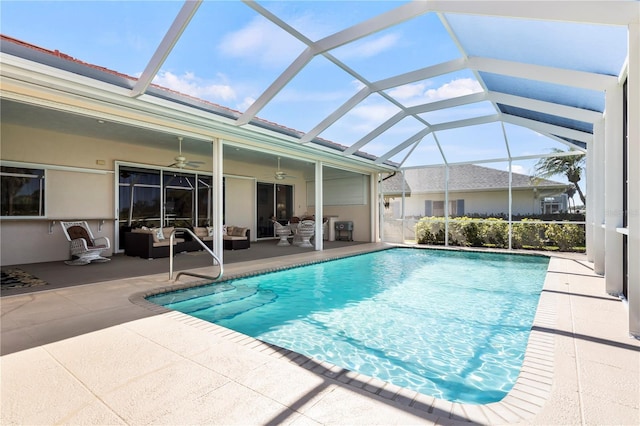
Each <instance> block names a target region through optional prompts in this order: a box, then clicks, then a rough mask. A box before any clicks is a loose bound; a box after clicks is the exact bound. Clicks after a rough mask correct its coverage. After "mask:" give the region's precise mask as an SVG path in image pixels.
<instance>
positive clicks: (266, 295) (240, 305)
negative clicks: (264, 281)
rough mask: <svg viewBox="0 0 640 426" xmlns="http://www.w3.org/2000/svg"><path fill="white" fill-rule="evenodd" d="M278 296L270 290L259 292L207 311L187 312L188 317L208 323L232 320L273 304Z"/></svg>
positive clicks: (212, 307)
mask: <svg viewBox="0 0 640 426" xmlns="http://www.w3.org/2000/svg"><path fill="white" fill-rule="evenodd" d="M277 298H278V295H277V294H276V293H274V292H273V291H271V290H260V291H256V292H255V293H254V294H252V295H250V296H247V297H244V298H242V299H237V300H234V301H230V302H228V303H225V304H223V305H222V304H218V305H215V306H211V307H209V308H207V309H201V310H199V311H197V312H189V315H193V316H194V317H197V318H200V319H203V320H205V321H209V322H217V321H220V320H223V319H229V318H233V317H235V316H237V315H240V314H244V313H245V312H249V311H251V310H252V309H256V308H259V307H261V306H264V305H267V304H269V303H272V302H274V301H275V300H276V299H277Z"/></svg>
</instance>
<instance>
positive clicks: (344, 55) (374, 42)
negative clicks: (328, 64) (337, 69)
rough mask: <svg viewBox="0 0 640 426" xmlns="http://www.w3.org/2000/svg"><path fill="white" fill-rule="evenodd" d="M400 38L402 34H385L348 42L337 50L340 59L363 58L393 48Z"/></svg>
mask: <svg viewBox="0 0 640 426" xmlns="http://www.w3.org/2000/svg"><path fill="white" fill-rule="evenodd" d="M398 40H400V34H385V35H383V36H380V37H375V38H373V39H371V40H366V41H362V42H359V43H358V42H356V43H352V44H348V45H346V46H343V47H341V48H339V49H338V50H337V52H336V54H337V56H338V57H339V58H340V59H343V60H344V59H353V58H356V59H363V58H370V57H372V56H376V55H377V54H379V53H381V52H384V51H385V50H389V49H391V48H393V47H394V46H395V45H396V44H397V43H398Z"/></svg>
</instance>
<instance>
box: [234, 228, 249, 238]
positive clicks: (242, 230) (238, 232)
mask: <svg viewBox="0 0 640 426" xmlns="http://www.w3.org/2000/svg"><path fill="white" fill-rule="evenodd" d="M246 230H247V228H242V227H240V226H236V227H235V228H233V233H232V234H231V236H233V237H244V233H245V231H246Z"/></svg>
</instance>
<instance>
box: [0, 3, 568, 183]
mask: <svg viewBox="0 0 640 426" xmlns="http://www.w3.org/2000/svg"><path fill="white" fill-rule="evenodd" d="M402 3H403V2H399V1H390V2H389V1H352V2H347V1H320V2H317V1H299V2H292V1H285V2H260V4H261V5H262V6H263V7H265V8H266V9H268V10H269V11H270V12H272V13H273V14H275V15H276V16H278V17H279V18H281V19H282V20H284V21H285V22H288V23H289V24H290V25H291V26H292V27H294V28H295V29H296V30H298V31H299V32H301V33H302V34H303V35H304V36H306V37H307V38H309V39H311V40H317V39H320V38H322V37H325V36H328V35H330V34H333V33H335V32H336V31H340V30H342V29H345V28H348V27H349V26H351V25H354V24H356V23H358V22H360V21H362V20H363V19H367V18H370V17H373V16H376V15H378V14H380V13H383V12H385V11H388V10H391V9H393V8H395V7H398V6H399V5H401V4H402ZM0 7H1V12H2V13H1V26H2V33H3V34H5V35H8V36H11V37H15V38H18V39H20V40H22V41H25V42H28V43H32V44H35V45H38V46H41V47H43V48H46V49H51V50H59V51H61V52H63V53H66V54H68V55H70V56H73V57H75V58H77V59H79V60H82V61H84V62H88V63H91V64H95V65H98V66H104V67H107V68H109V69H113V70H115V71H118V72H121V73H125V74H128V75H132V76H139V75H140V74H141V73H142V71H143V70H144V68H145V66H146V64H147V62H148V61H149V59H150V58H151V57H152V55H153V53H154V51H155V49H156V47H157V46H158V44H159V43H160V41H161V39H162V37H163V36H164V34H165V32H166V31H167V29H168V28H169V26H170V25H171V23H172V21H173V19H174V17H175V16H176V15H177V13H178V11H179V10H180V8H181V7H182V2H179V1H136V2H133V1H72V2H66V1H54V2H47V1H38V2H33V1H6V0H3V1H2V3H0ZM304 47H305V46H304V44H303V43H301V42H300V41H298V40H297V39H295V38H294V37H291V36H290V35H289V34H288V33H286V32H284V31H283V30H282V29H280V28H279V27H277V26H275V25H273V24H272V23H271V22H269V21H267V20H266V19H265V18H263V17H262V16H260V15H259V14H258V13H256V12H255V11H253V10H252V9H251V8H249V7H248V6H246V5H245V4H242V3H240V2H238V1H205V2H204V3H203V4H202V5H201V6H200V8H199V10H198V12H197V13H196V15H195V16H194V18H193V20H192V22H191V24H190V25H189V27H188V28H187V29H186V30H185V32H184V34H183V35H182V37H181V39H180V40H179V42H178V43H177V45H176V46H175V47H174V49H173V51H172V53H171V54H170V55H169V57H168V58H167V60H166V62H165V63H164V64H163V66H162V69H161V71H160V73H159V74H158V75H157V77H156V79H155V80H154V83H156V84H159V85H162V86H165V87H168V88H171V89H173V90H176V91H179V92H182V93H185V94H188V95H191V96H195V97H198V98H201V99H206V100H208V101H211V102H214V103H217V104H220V105H223V106H226V107H229V108H232V109H236V110H239V111H244V110H245V109H246V108H247V107H248V106H249V105H251V103H252V102H253V101H254V100H255V99H256V98H257V97H258V96H260V94H261V93H262V92H263V91H264V90H265V89H266V88H267V87H268V86H269V85H270V84H271V83H272V82H273V81H274V80H275V79H276V78H277V76H278V75H279V74H280V73H282V71H284V70H285V69H286V67H287V66H288V65H289V64H290V63H291V62H292V61H293V60H294V59H295V58H296V57H297V56H298V55H299V54H300V53H301V52H302V50H303V49H304ZM331 54H332V55H333V56H335V57H336V58H337V59H338V60H340V61H342V62H343V63H344V64H346V65H347V66H349V67H351V68H353V69H356V70H357V71H358V72H359V73H360V74H361V75H362V76H363V77H364V78H365V79H367V80H368V81H377V80H380V79H384V78H388V77H391V76H393V75H396V74H399V73H403V72H407V71H411V70H414V69H417V68H422V67H427V66H430V65H435V64H438V63H441V62H445V61H449V60H452V59H456V58H459V57H461V54H460V52H459V51H458V49H457V47H456V45H455V43H454V42H453V41H452V40H451V38H450V37H449V35H448V33H447V32H446V30H445V28H444V27H443V25H442V23H441V22H440V20H439V19H438V16H437V15H435V14H427V15H423V16H420V17H418V18H415V19H413V20H411V21H409V22H406V23H404V24H402V25H399V26H395V27H392V28H389V29H387V30H384V31H381V32H379V33H376V34H373V35H371V36H369V37H365V38H363V39H362V40H359V41H357V42H355V43H352V44H348V45H345V46H342V47H339V48H337V49H335V50H333V51H331ZM361 87H362V84H361V83H360V82H359V81H357V80H356V79H355V78H354V77H353V76H352V75H350V74H348V73H346V72H345V71H344V70H342V69H340V68H339V67H337V66H335V65H334V64H333V63H332V62H331V61H329V60H328V59H326V58H325V57H322V56H319V57H316V58H314V59H313V60H312V61H311V62H310V64H309V65H308V66H307V67H305V68H304V69H303V70H302V71H301V72H300V73H299V74H298V75H297V76H296V77H295V78H294V79H293V80H292V81H291V82H290V83H289V84H288V85H287V86H286V87H285V88H284V89H283V90H282V91H281V92H280V93H278V95H277V96H276V97H275V98H274V99H273V100H272V101H271V102H270V103H269V104H268V105H267V106H266V107H265V108H264V109H263V110H261V111H260V112H259V113H258V116H259V117H260V118H263V119H266V120H269V121H272V122H276V123H278V124H281V125H283V126H286V127H290V128H294V129H297V130H301V131H304V132H307V131H309V130H311V129H313V127H314V126H315V125H317V124H318V123H319V122H321V121H322V119H324V118H325V117H326V116H327V115H329V114H330V113H331V112H332V111H333V110H335V109H336V108H337V107H339V106H340V105H341V104H342V103H343V102H345V101H346V100H348V99H349V98H350V97H351V96H352V95H354V94H355V93H356V92H357V91H358V90H359V89H360V88H361ZM478 91H481V86H480V83H479V82H478V81H477V80H476V78H475V77H474V75H473V73H472V72H470V71H459V72H456V73H451V74H446V75H443V76H439V77H435V78H431V79H428V80H424V81H419V82H414V83H411V84H408V85H406V86H401V87H397V88H393V89H390V90H388V91H387V93H388V94H389V95H390V96H392V97H394V98H395V99H398V100H399V101H401V102H402V103H403V104H404V105H406V106H412V105H419V104H422V103H425V102H433V101H437V100H442V99H447V98H451V97H454V96H460V95H465V94H470V93H474V92H478ZM397 111H398V109H397V107H396V106H394V105H393V104H391V103H390V102H389V101H387V100H386V99H384V98H383V97H382V96H381V95H380V94H374V95H371V96H369V98H367V99H366V100H365V101H364V102H362V103H361V104H359V105H358V106H357V107H356V108H354V109H353V110H351V111H350V112H349V113H348V114H347V115H345V116H344V117H343V118H341V119H340V120H338V121H337V122H336V123H335V124H334V125H333V126H331V127H330V128H329V129H327V130H326V131H324V132H323V133H321V134H320V135H319V136H320V137H322V138H325V139H329V140H331V141H334V142H336V143H339V144H342V145H347V146H349V145H351V144H353V143H354V142H356V141H358V140H359V139H360V138H361V137H363V136H364V135H366V134H367V133H368V132H369V131H371V130H372V129H374V128H375V127H377V126H378V125H380V124H381V123H383V122H384V121H385V120H387V119H388V118H390V117H391V116H393V115H394V114H395V113H396V112H397ZM493 113H495V111H494V110H493V108H492V106H491V105H490V104H489V103H488V102H487V103H476V104H472V105H469V106H465V107H458V108H450V109H447V110H443V111H437V112H431V113H426V114H423V115H422V117H423V118H424V119H425V120H427V121H429V122H431V123H441V122H447V121H452V120H458V119H464V118H469V117H476V116H478V115H490V114H493ZM422 127H423V126H422V125H421V124H420V123H418V122H417V121H416V120H415V119H413V118H407V119H405V120H403V121H402V122H401V123H400V124H399V125H397V126H395V127H394V128H392V129H391V130H390V131H388V132H385V133H384V134H382V135H381V136H380V137H379V138H377V139H376V140H374V141H373V142H371V143H370V144H368V145H366V146H365V147H364V148H363V150H364V151H366V152H369V153H372V154H374V155H381V154H383V153H385V152H386V151H388V150H389V149H390V147H391V146H393V145H394V144H396V143H398V142H399V141H402V140H404V139H406V138H408V137H409V136H411V135H412V134H414V133H416V131H418V130H420V129H421V128H422ZM504 131H505V132H506V134H507V136H508V137H509V141H510V149H511V154H512V155H513V156H520V155H532V154H540V153H546V152H549V151H550V149H551V148H552V147H560V148H563V147H564V146H563V145H560V144H559V143H557V142H556V141H553V140H551V139H548V138H546V137H544V136H541V135H540V134H538V133H536V132H533V131H531V130H528V129H525V128H521V127H518V126H513V125H508V124H507V125H505V127H504ZM437 138H438V142H439V143H440V144H441V146H442V148H443V151H444V152H445V155H446V157H447V161H449V162H453V163H455V162H460V161H470V160H477V159H481V160H482V159H493V158H503V157H506V156H507V151H506V146H505V142H504V136H503V128H502V126H501V124H500V123H491V124H485V125H480V126H474V127H470V128H463V129H455V130H448V131H445V132H440V133H438V134H437ZM405 155H406V151H405V152H402V153H399V154H398V155H396V156H395V157H393V160H395V161H402V159H403V158H404V156H405ZM440 163H442V158H441V156H440V153H439V149H438V147H437V146H436V142H435V139H434V137H433V135H429V136H427V137H426V138H425V139H424V140H423V142H422V143H421V144H420V145H419V146H418V147H417V148H416V149H415V150H414V152H413V154H412V156H411V157H410V160H408V161H407V162H406V163H405V165H407V166H411V165H419V164H440ZM534 163H535V161H523V162H516V163H514V171H516V172H521V173H525V174H530V173H532V171H533V169H532V167H533V164H534ZM488 165H489V166H493V167H497V168H501V169H504V168H505V167H506V165H505V164H488ZM554 179H555V180H559V181H563V179H562V177H558V178H557V179H556V178H554Z"/></svg>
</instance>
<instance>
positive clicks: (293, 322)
mask: <svg viewBox="0 0 640 426" xmlns="http://www.w3.org/2000/svg"><path fill="white" fill-rule="evenodd" d="M548 262H549V260H548V258H546V257H537V256H518V255H503V254H493V253H471V252H454V251H444V250H419V249H405V248H395V249H390V250H384V251H380V252H375V253H369V254H366V255H359V256H354V257H349V258H344V259H340V260H335V261H330V262H324V263H318V264H313V265H308V266H303V267H298V268H292V269H288V270H284V271H280V272H274V273H269V274H264V275H258V276H255V277H249V278H243V279H239V280H234V281H228V282H223V283H219V284H212V285H208V286H203V287H198V288H193V289H189V290H184V291H179V292H172V293H166V294H161V295H157V296H152V297H150V298H149V300H150V301H151V302H154V303H156V304H160V305H164V306H166V307H168V308H171V309H174V310H177V311H181V312H184V313H187V314H189V315H192V316H195V317H198V318H201V319H204V320H207V321H210V322H213V323H216V324H219V325H222V326H224V327H227V328H230V329H233V330H236V331H239V332H241V333H244V334H247V335H249V336H252V337H255V338H257V339H260V340H262V341H265V342H269V343H273V344H275V345H278V346H281V347H284V348H287V349H290V350H292V351H295V352H298V353H301V354H304V355H307V356H309V357H312V358H314V359H316V360H320V361H327V362H329V363H332V364H335V365H338V366H341V367H344V368H346V369H349V370H352V371H357V372H359V373H362V374H365V375H368V376H372V377H376V378H379V379H381V380H384V381H387V382H390V383H394V384H396V385H398V386H401V387H405V388H409V389H413V390H416V391H418V392H420V393H423V394H426V395H432V396H434V397H437V398H442V399H446V400H449V401H458V402H465V403H475V404H484V403H489V402H495V401H499V400H501V399H502V398H503V397H504V396H505V395H506V394H507V393H508V392H509V390H510V389H511V388H512V386H513V384H514V383H515V380H516V378H517V376H518V374H519V371H520V367H521V365H522V360H523V357H524V351H525V349H526V345H527V340H528V337H529V332H530V329H531V324H532V322H533V318H534V315H535V312H536V307H537V304H538V299H539V295H540V292H541V290H542V285H543V282H544V278H545V274H546V271H547V266H548Z"/></svg>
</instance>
